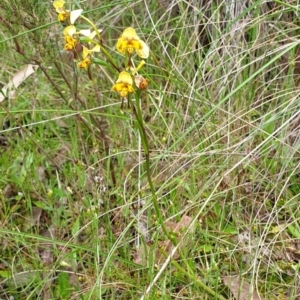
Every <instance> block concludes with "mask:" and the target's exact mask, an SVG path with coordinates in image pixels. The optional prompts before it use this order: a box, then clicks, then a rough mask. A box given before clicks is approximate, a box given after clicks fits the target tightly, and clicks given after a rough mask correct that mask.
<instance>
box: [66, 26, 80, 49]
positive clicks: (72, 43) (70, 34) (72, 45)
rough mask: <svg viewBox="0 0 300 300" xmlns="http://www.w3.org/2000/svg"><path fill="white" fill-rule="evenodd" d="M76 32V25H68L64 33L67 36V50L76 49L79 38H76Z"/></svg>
mask: <svg viewBox="0 0 300 300" xmlns="http://www.w3.org/2000/svg"><path fill="white" fill-rule="evenodd" d="M75 33H76V27H75V26H74V25H70V26H67V27H66V28H65V29H64V31H63V35H64V37H65V42H66V44H65V50H67V51H71V50H75V49H76V45H77V44H78V40H77V39H76V38H74V34H75Z"/></svg>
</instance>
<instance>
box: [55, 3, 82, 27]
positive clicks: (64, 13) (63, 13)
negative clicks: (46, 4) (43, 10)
mask: <svg viewBox="0 0 300 300" xmlns="http://www.w3.org/2000/svg"><path fill="white" fill-rule="evenodd" d="M65 3H66V2H65V1H63V0H56V1H54V2H53V6H54V8H55V10H56V12H57V13H58V20H59V21H60V22H64V21H66V20H67V19H70V24H74V23H75V21H76V20H77V19H78V17H79V16H80V15H81V13H82V12H83V10H82V9H76V10H72V11H69V10H66V9H65Z"/></svg>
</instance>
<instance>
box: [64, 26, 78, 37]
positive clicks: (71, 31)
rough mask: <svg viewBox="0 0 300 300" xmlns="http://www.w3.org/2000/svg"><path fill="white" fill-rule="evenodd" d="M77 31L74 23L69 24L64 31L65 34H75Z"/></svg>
mask: <svg viewBox="0 0 300 300" xmlns="http://www.w3.org/2000/svg"><path fill="white" fill-rule="evenodd" d="M75 33H76V27H75V26H74V25H70V26H67V27H66V28H65V29H64V31H63V34H64V35H65V36H73V34H75Z"/></svg>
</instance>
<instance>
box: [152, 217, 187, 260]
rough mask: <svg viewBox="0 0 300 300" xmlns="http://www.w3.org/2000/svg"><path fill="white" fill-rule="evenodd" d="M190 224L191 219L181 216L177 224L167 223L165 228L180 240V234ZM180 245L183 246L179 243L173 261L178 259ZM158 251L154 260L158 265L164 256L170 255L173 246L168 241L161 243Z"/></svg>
mask: <svg viewBox="0 0 300 300" xmlns="http://www.w3.org/2000/svg"><path fill="white" fill-rule="evenodd" d="M191 222H192V218H191V217H189V216H186V215H184V216H182V218H181V220H180V221H179V222H173V221H167V222H166V227H167V230H168V231H169V232H172V233H176V234H177V238H180V236H181V234H182V233H183V232H184V231H185V229H186V228H187V227H188V226H189V225H190V223H191ZM182 245H183V244H182V243H181V244H180V246H179V247H178V249H177V251H176V252H175V253H174V255H173V259H177V258H179V257H180V255H179V251H180V248H181V247H182ZM185 246H186V245H185ZM159 249H161V250H158V251H157V252H156V258H157V262H158V263H160V262H161V261H162V260H163V259H164V258H165V255H169V254H170V253H171V251H172V249H173V244H172V243H171V242H170V241H169V240H166V241H163V242H161V243H160V244H159Z"/></svg>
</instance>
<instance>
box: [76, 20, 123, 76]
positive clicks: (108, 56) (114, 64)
mask: <svg viewBox="0 0 300 300" xmlns="http://www.w3.org/2000/svg"><path fill="white" fill-rule="evenodd" d="M80 18H82V19H83V20H85V21H86V22H87V23H89V24H90V25H91V27H92V28H93V29H94V30H95V32H96V34H97V37H98V39H99V42H96V41H93V40H91V41H90V42H93V43H95V44H97V45H99V46H100V49H101V51H102V53H103V54H104V55H105V56H106V58H107V60H108V61H109V62H110V64H111V65H112V66H113V67H114V68H115V69H116V70H117V71H118V72H119V73H120V72H121V70H120V68H119V67H118V66H117V64H116V63H115V61H114V59H113V58H112V57H111V55H110V54H109V53H108V52H107V51H106V49H105V48H104V47H103V45H102V44H101V36H100V32H99V30H98V28H97V27H96V25H95V24H94V23H93V22H92V21H91V20H90V19H88V18H86V17H85V16H83V15H80Z"/></svg>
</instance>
